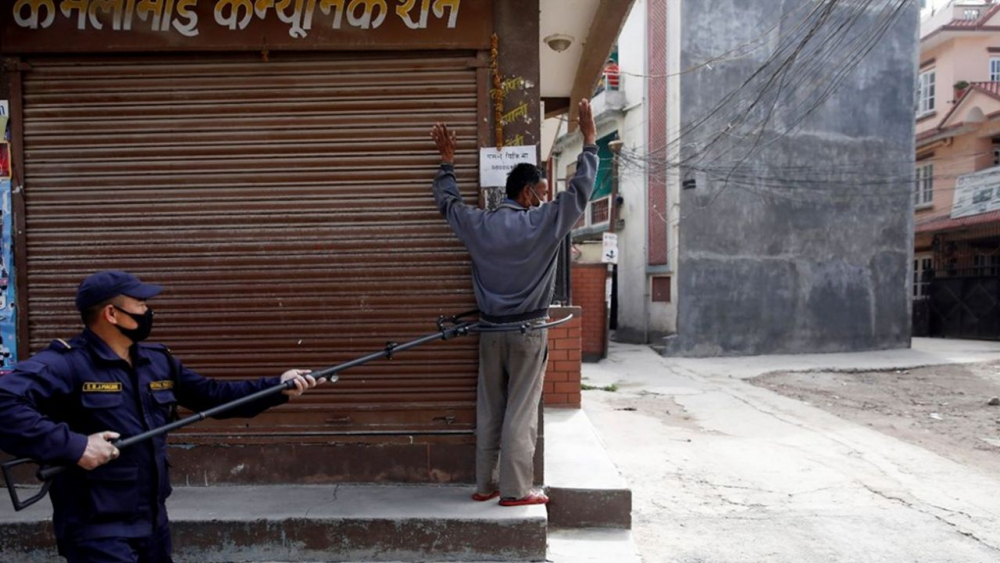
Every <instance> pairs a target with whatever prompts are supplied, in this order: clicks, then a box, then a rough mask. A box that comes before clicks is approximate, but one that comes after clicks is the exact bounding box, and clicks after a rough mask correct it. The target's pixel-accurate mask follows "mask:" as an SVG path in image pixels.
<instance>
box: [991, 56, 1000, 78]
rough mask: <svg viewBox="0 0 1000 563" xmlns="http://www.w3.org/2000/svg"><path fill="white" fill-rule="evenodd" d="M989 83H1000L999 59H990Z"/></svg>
mask: <svg viewBox="0 0 1000 563" xmlns="http://www.w3.org/2000/svg"><path fill="white" fill-rule="evenodd" d="M990 82H1000V58H997V59H990Z"/></svg>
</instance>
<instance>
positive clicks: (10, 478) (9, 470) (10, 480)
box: [0, 458, 63, 512]
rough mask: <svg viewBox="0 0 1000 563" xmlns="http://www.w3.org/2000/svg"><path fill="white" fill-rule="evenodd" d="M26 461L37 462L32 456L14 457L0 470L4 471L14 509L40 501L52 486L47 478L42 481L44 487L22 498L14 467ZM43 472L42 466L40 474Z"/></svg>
mask: <svg viewBox="0 0 1000 563" xmlns="http://www.w3.org/2000/svg"><path fill="white" fill-rule="evenodd" d="M26 463H35V461H34V460H32V459H30V458H21V459H12V460H10V461H8V462H6V463H4V464H3V465H0V470H2V471H3V480H4V483H6V484H7V492H8V493H10V502H11V504H13V505H14V510H15V511H18V512H20V511H21V510H24V509H25V508H28V507H29V506H31V505H33V504H35V503H37V502H38V501H40V500H42V499H43V498H45V495H47V494H49V488H50V487H51V486H52V481H51V478H50V479H46V480H43V481H42V488H41V489H40V490H39V491H38V492H37V493H36V494H35V495H34V496H31V497H28V498H26V499H24V500H22V499H21V498H20V497H19V496H18V495H17V484H16V483H15V482H14V468H15V467H17V466H19V465H24V464H26ZM51 469H60V470H61V469H63V468H62V467H53V468H51ZM41 473H42V468H39V470H38V474H41Z"/></svg>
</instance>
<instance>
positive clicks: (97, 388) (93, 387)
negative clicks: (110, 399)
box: [83, 381, 122, 393]
mask: <svg viewBox="0 0 1000 563" xmlns="http://www.w3.org/2000/svg"><path fill="white" fill-rule="evenodd" d="M121 390H122V384H121V383H120V382H108V381H87V382H85V383H84V384H83V392H84V393H121Z"/></svg>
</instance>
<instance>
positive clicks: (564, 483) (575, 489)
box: [545, 409, 632, 528]
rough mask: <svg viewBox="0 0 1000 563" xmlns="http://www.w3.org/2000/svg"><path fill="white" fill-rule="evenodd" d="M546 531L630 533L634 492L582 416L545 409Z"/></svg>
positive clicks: (584, 416) (588, 422)
mask: <svg viewBox="0 0 1000 563" xmlns="http://www.w3.org/2000/svg"><path fill="white" fill-rule="evenodd" d="M545 438H546V449H545V475H546V478H545V482H546V484H547V486H548V493H549V498H550V499H551V500H550V501H549V504H548V513H549V526H550V527H553V528H631V527H632V491H631V490H630V489H629V488H628V486H627V485H626V484H625V480H624V479H622V476H621V474H620V473H619V472H618V468H617V467H615V465H614V463H612V462H611V458H610V457H609V456H608V454H607V452H606V451H605V450H604V445H603V444H601V441H600V439H599V438H598V436H597V433H596V432H595V431H594V427H593V425H592V424H591V422H590V419H589V418H588V417H587V414H586V413H585V412H584V411H582V410H561V409H545Z"/></svg>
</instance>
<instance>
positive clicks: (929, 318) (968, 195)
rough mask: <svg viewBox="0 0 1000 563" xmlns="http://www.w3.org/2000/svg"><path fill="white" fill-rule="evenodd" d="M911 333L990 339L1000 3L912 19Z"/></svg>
mask: <svg viewBox="0 0 1000 563" xmlns="http://www.w3.org/2000/svg"><path fill="white" fill-rule="evenodd" d="M916 111H917V114H916V122H917V147H916V170H915V182H914V191H913V204H914V206H915V210H916V211H915V233H916V236H915V241H914V258H913V286H912V292H913V297H914V300H915V301H914V333H915V334H920V335H933V336H948V337H965V338H992V339H996V338H1000V308H998V306H997V299H998V298H1000V284H998V281H1000V167H998V166H1000V4H997V3H996V2H982V1H980V2H968V1H966V2H949V3H947V4H945V5H944V6H941V7H939V8H938V9H937V10H936V11H933V12H930V13H927V14H926V17H925V19H924V21H923V22H922V25H921V40H920V71H919V76H918V92H917V108H916Z"/></svg>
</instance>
